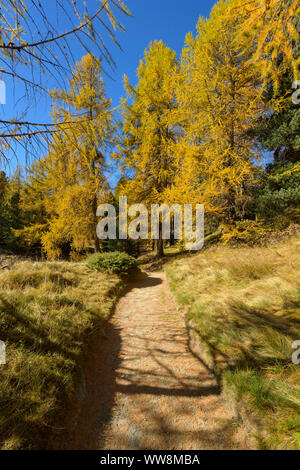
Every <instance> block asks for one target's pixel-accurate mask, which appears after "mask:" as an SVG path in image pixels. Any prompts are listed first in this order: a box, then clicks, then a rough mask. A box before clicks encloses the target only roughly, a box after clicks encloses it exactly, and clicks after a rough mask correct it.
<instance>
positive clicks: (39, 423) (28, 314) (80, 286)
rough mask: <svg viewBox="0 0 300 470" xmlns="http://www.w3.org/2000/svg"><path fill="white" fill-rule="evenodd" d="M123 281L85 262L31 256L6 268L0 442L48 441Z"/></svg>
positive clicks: (1, 276) (27, 444)
mask: <svg viewBox="0 0 300 470" xmlns="http://www.w3.org/2000/svg"><path fill="white" fill-rule="evenodd" d="M120 287H121V282H120V279H119V277H118V276H115V275H106V274H101V273H98V272H96V271H93V270H91V269H89V268H88V267H87V266H86V264H85V263H63V262H53V263H50V262H44V263H32V262H29V261H26V262H21V263H18V264H15V265H14V266H13V267H12V268H11V269H9V270H4V271H3V272H1V273H0V339H1V340H2V341H5V343H6V348H7V364H6V365H0V403H1V412H0V447H1V448H2V449H30V448H32V449H36V448H44V447H45V446H47V443H48V441H49V439H50V437H51V435H52V434H53V433H54V432H58V431H59V429H60V426H61V423H62V419H63V415H64V408H65V404H66V403H67V402H68V401H69V400H71V398H72V397H73V395H74V390H75V388H76V384H77V383H78V371H79V369H80V366H81V365H82V364H83V363H84V359H85V353H86V351H87V349H88V346H89V344H90V342H91V341H92V340H93V338H94V336H95V335H97V334H99V330H100V331H101V329H102V327H103V323H104V321H105V319H106V318H107V317H108V316H109V313H110V310H111V307H112V306H113V304H114V301H115V298H116V295H117V292H118V291H119V289H120Z"/></svg>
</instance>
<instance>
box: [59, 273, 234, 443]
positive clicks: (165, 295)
mask: <svg viewBox="0 0 300 470" xmlns="http://www.w3.org/2000/svg"><path fill="white" fill-rule="evenodd" d="M102 343H103V344H102V345H101V346H100V347H99V348H98V350H97V351H95V354H94V356H93V357H91V358H90V360H89V362H90V364H91V366H89V367H88V373H87V379H86V380H87V393H86V397H85V399H84V401H83V403H82V404H81V406H80V409H79V410H78V412H77V417H76V418H75V419H73V432H72V438H71V441H70V442H69V443H68V448H73V449H109V450H112V449H121V450H127V449H130V450H132V449H133V450H135V449H147V450H151V449H155V450H171V449H176V450H180V449H185V450H191V449H194V450H195V449H196V450H201V449H231V448H237V446H236V445H234V444H233V443H232V439H231V437H232V434H233V425H232V423H233V421H232V416H230V414H229V412H228V410H227V409H225V408H224V406H223V403H222V400H221V397H220V395H219V390H218V387H217V384H216V381H215V379H214V377H213V376H212V375H211V373H210V372H209V371H208V370H207V369H206V367H205V366H204V365H203V364H202V363H201V361H200V360H199V359H197V358H196V357H195V356H194V355H193V354H192V352H191V351H190V350H189V348H188V338H187V332H186V327H185V323H184V319H183V318H182V316H180V314H179V313H178V312H177V310H176V308H175V306H174V304H173V302H172V299H171V297H170V294H169V291H168V286H167V282H166V279H165V275H164V274H163V273H151V274H150V275H145V274H144V275H143V276H141V278H140V279H137V280H136V281H134V283H133V284H132V285H131V286H129V288H128V291H127V293H126V294H125V295H124V296H123V297H122V298H121V299H120V300H119V302H118V304H117V307H116V310H115V313H114V315H113V316H112V318H111V319H110V321H109V322H108V324H107V325H106V328H105V338H104V339H102Z"/></svg>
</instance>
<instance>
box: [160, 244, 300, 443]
mask: <svg viewBox="0 0 300 470" xmlns="http://www.w3.org/2000/svg"><path fill="white" fill-rule="evenodd" d="M166 269H167V273H168V276H169V279H170V285H171V288H172V290H173V291H174V293H175V295H176V297H177V300H178V302H179V303H181V304H185V305H188V306H189V313H188V316H189V319H190V320H192V321H193V322H194V324H195V327H196V328H197V331H198V333H199V336H200V338H201V340H202V342H203V344H204V345H205V347H206V350H207V351H208V353H209V356H210V358H211V361H212V363H213V364H214V368H215V371H216V373H217V375H218V377H219V379H220V381H221V382H222V383H223V388H224V393H225V395H226V394H227V396H228V397H230V398H231V399H232V400H235V402H236V403H237V404H241V403H244V408H246V409H248V411H249V414H250V415H251V413H252V414H253V412H254V413H257V415H258V416H259V418H260V423H261V424H260V426H259V427H258V434H257V436H256V437H257V441H258V445H259V446H260V447H261V448H292V449H293V448H299V447H300V439H299V437H300V392H299V381H300V366H299V365H294V364H293V363H292V353H293V349H292V343H293V341H295V340H297V339H298V340H300V239H299V238H294V239H291V240H289V241H287V242H285V243H282V244H279V245H276V246H272V247H269V248H229V247H221V246H219V247H212V248H210V249H207V250H204V251H203V252H201V253H200V254H199V255H197V256H194V257H188V258H186V259H182V258H181V259H179V260H177V261H174V262H173V263H171V264H168V265H167V268H166Z"/></svg>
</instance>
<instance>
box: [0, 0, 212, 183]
mask: <svg viewBox="0 0 300 470" xmlns="http://www.w3.org/2000/svg"><path fill="white" fill-rule="evenodd" d="M51 3H52V4H55V0H48V5H50V4H51ZM214 3H215V1H214V0H185V1H184V2H183V1H182V0H128V1H127V5H128V8H129V10H130V11H131V13H132V15H133V17H125V16H122V15H121V16H120V15H119V19H120V20H121V22H122V24H123V25H124V27H125V29H126V33H123V32H118V33H117V38H118V41H119V43H120V44H121V46H122V49H123V51H120V50H119V49H118V48H117V47H116V46H115V45H113V44H112V43H111V42H110V40H109V39H108V38H107V41H106V42H107V44H108V45H109V49H110V51H111V52H112V55H113V58H114V60H115V62H116V64H117V69H116V71H115V72H114V73H112V72H111V71H110V73H111V74H112V78H113V79H109V78H108V77H107V78H106V90H107V96H108V97H110V98H112V100H113V106H114V107H115V106H118V104H119V103H120V98H121V97H122V96H124V88H123V76H124V74H126V75H127V76H128V77H129V79H130V82H131V83H133V84H135V83H136V70H137V66H138V64H139V61H140V60H141V59H142V58H143V55H144V50H145V48H147V47H148V45H149V43H150V41H153V40H155V39H158V40H159V39H162V40H163V41H164V42H165V43H166V44H167V45H168V46H169V47H171V48H172V49H174V50H175V51H176V52H177V54H178V55H180V53H181V50H182V47H183V45H184V40H185V35H186V34H187V33H188V32H189V31H193V32H194V31H195V27H196V24H197V21H198V18H199V16H208V15H209V12H210V10H211V8H212V6H213V4H214ZM88 5H89V7H90V11H91V12H93V11H96V9H97V7H98V6H99V2H98V0H89V1H88ZM51 15H54V16H53V20H54V21H56V18H55V12H54V11H51V10H50V9H49V18H51ZM59 27H60V30H61V31H65V30H67V29H68V25H67V23H64V20H63V19H60V25H59ZM72 45H73V46H74V47H73V52H74V56H75V59H76V60H80V58H81V56H82V55H83V54H84V53H85V52H84V51H83V50H81V48H80V47H78V44H77V43H75V42H74V44H72V42H71V46H72ZM6 85H7V104H6V105H4V106H1V108H0V113H1V115H2V116H3V119H12V118H14V117H15V114H16V110H18V111H20V109H22V106H24V103H23V102H21V103H19V105H16V101H17V100H18V97H19V94H20V93H21V89H20V88H18V87H19V85H18V83H15V84H14V85H13V82H12V81H9V80H7V81H6ZM47 86H48V87H49V88H53V84H52V82H51V79H49V81H48V83H47ZM49 112H50V100H48V99H39V101H38V103H36V104H35V105H33V106H32V108H31V110H30V112H29V113H28V115H27V116H26V119H28V120H29V119H30V120H32V121H34V122H50V117H49ZM17 157H18V160H19V161H20V162H21V164H23V165H24V164H25V163H26V158H25V152H24V150H22V149H21V148H18V149H17ZM16 164H17V161H16V159H15V158H13V159H12V162H11V164H10V166H9V167H8V168H6V171H7V173H11V172H12V171H13V170H14V168H15V167H16ZM108 176H109V175H108ZM112 176H113V175H111V176H110V177H109V179H110V180H111V183H112V184H114V182H115V177H112Z"/></svg>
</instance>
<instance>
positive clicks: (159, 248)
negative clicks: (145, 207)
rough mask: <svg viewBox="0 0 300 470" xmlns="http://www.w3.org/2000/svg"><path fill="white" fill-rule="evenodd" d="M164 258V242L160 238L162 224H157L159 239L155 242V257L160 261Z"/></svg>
mask: <svg viewBox="0 0 300 470" xmlns="http://www.w3.org/2000/svg"><path fill="white" fill-rule="evenodd" d="M163 256H164V241H163V237H162V223H161V222H159V239H158V240H157V253H156V257H157V258H158V259H161V258H162V257H163Z"/></svg>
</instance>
